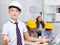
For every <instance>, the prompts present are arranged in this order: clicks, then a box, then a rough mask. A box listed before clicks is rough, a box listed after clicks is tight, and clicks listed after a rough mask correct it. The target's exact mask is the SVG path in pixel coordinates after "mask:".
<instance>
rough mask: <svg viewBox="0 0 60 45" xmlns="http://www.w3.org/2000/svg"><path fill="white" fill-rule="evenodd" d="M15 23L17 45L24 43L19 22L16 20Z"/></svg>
mask: <svg viewBox="0 0 60 45" xmlns="http://www.w3.org/2000/svg"><path fill="white" fill-rule="evenodd" d="M15 24H16V35H17V45H22V38H21V33H20V30H19V28H18V22H16V23H15Z"/></svg>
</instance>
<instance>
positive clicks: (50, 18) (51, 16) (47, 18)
mask: <svg viewBox="0 0 60 45" xmlns="http://www.w3.org/2000/svg"><path fill="white" fill-rule="evenodd" d="M53 20H55V14H45V15H44V21H53Z"/></svg>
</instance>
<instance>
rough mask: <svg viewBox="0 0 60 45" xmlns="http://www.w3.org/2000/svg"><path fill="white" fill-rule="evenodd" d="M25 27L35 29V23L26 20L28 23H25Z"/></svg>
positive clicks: (31, 20)
mask: <svg viewBox="0 0 60 45" xmlns="http://www.w3.org/2000/svg"><path fill="white" fill-rule="evenodd" d="M27 26H28V27H29V28H36V23H35V21H34V20H33V19H30V20H28V22H27Z"/></svg>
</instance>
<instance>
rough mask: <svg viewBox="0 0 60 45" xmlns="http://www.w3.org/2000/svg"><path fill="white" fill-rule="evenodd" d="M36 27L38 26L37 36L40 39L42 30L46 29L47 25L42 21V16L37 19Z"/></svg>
mask: <svg viewBox="0 0 60 45" xmlns="http://www.w3.org/2000/svg"><path fill="white" fill-rule="evenodd" d="M36 25H37V27H36V31H37V35H38V37H39V36H41V34H42V30H43V29H44V26H45V24H44V22H43V20H42V16H38V17H37V18H36Z"/></svg>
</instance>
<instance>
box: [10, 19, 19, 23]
mask: <svg viewBox="0 0 60 45" xmlns="http://www.w3.org/2000/svg"><path fill="white" fill-rule="evenodd" d="M10 21H11V22H12V23H15V21H14V20H12V19H10ZM17 22H19V20H17Z"/></svg>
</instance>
